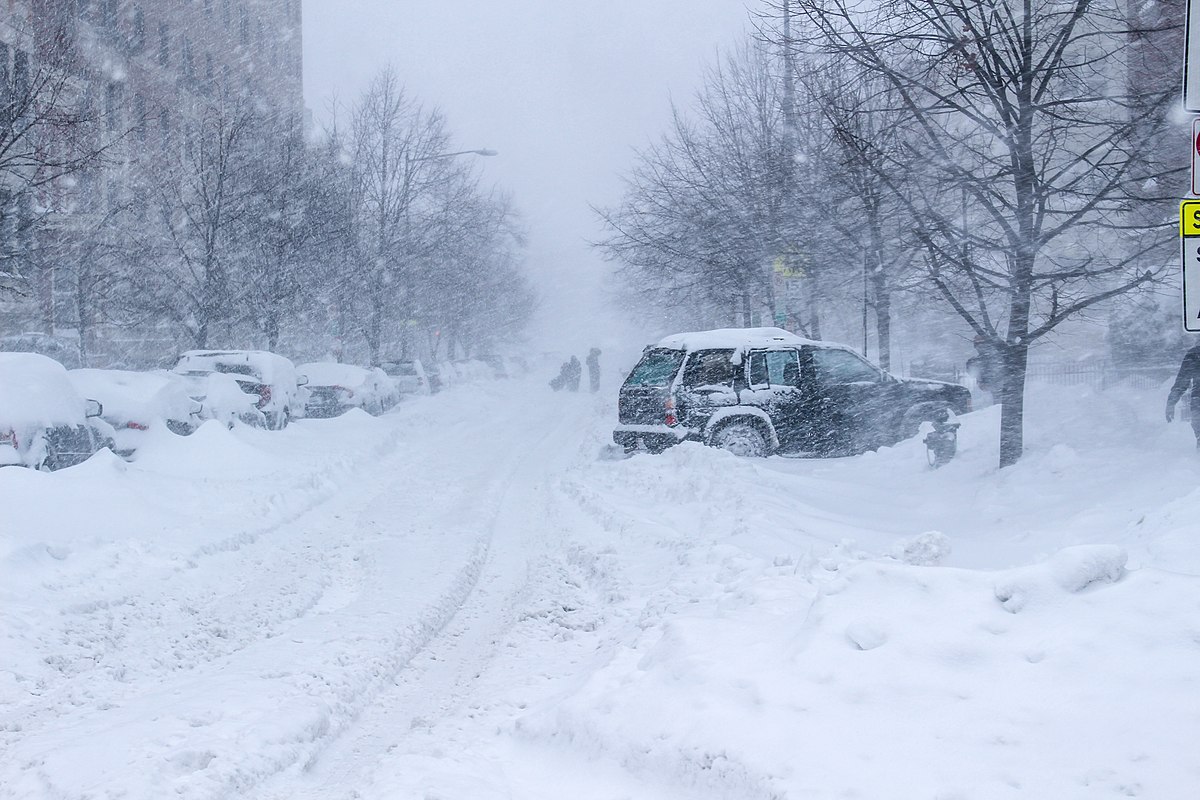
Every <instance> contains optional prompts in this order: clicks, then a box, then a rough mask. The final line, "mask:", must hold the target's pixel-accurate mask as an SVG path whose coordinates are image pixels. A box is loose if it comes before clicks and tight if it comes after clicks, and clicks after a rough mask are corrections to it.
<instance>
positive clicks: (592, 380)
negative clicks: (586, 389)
mask: <svg viewBox="0 0 1200 800" xmlns="http://www.w3.org/2000/svg"><path fill="white" fill-rule="evenodd" d="M587 368H588V383H589V384H590V385H591V387H592V391H593V392H598V391H600V348H599V347H593V348H592V349H591V350H589V351H588V355H587Z"/></svg>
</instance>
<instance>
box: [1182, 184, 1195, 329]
mask: <svg viewBox="0 0 1200 800" xmlns="http://www.w3.org/2000/svg"><path fill="white" fill-rule="evenodd" d="M1179 241H1180V242H1181V243H1182V246H1181V247H1180V252H1181V255H1182V259H1183V329H1184V330H1186V331H1189V332H1192V333H1200V200H1184V201H1183V202H1182V203H1180V204H1179Z"/></svg>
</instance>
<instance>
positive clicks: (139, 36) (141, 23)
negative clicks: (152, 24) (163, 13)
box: [130, 6, 146, 53]
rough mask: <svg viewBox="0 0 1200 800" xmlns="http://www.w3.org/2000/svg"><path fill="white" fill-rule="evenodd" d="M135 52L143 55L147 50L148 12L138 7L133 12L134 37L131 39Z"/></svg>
mask: <svg viewBox="0 0 1200 800" xmlns="http://www.w3.org/2000/svg"><path fill="white" fill-rule="evenodd" d="M130 44H131V45H132V47H133V52H135V53H141V52H142V51H144V50H145V49H146V12H145V11H142V7H141V6H138V7H137V8H135V9H134V11H133V36H132V37H131V38H130Z"/></svg>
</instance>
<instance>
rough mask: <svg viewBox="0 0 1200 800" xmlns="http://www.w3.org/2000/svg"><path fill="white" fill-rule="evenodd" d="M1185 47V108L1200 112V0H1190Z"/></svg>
mask: <svg viewBox="0 0 1200 800" xmlns="http://www.w3.org/2000/svg"><path fill="white" fill-rule="evenodd" d="M1184 30H1185V33H1184V36H1185V42H1184V48H1183V110H1184V111H1190V112H1192V113H1200V0H1188V3H1187V23H1186V25H1185V27H1184Z"/></svg>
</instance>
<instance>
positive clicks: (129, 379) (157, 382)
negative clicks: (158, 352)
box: [67, 369, 203, 458]
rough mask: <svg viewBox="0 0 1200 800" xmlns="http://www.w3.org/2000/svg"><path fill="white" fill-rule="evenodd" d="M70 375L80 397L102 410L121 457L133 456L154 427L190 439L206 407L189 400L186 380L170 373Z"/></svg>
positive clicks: (91, 372) (85, 372) (72, 372)
mask: <svg viewBox="0 0 1200 800" xmlns="http://www.w3.org/2000/svg"><path fill="white" fill-rule="evenodd" d="M67 375H68V377H69V378H70V380H71V384H72V385H73V386H74V387H75V389H76V391H78V392H79V394H81V395H83V396H84V397H91V398H94V399H96V400H98V401H99V402H100V404H101V405H102V406H103V409H104V413H103V415H102V418H103V419H104V421H105V422H107V423H108V424H110V425H112V427H113V430H114V431H115V434H114V438H115V441H116V448H115V450H116V453H117V455H119V456H122V457H126V458H128V457H129V456H131V455H133V454H134V453H135V452H136V451H137V448H138V446H139V444H140V442H141V440H142V438H143V437H145V435H146V431H148V430H149V429H150V428H151V427H153V426H156V425H163V426H164V427H166V428H167V429H168V430H170V431H171V432H172V433H175V434H178V435H180V436H187V435H188V434H190V433H191V432H192V431H194V430H196V428H197V427H198V426H199V425H200V422H201V421H202V419H203V418H202V416H201V413H202V411H203V404H202V403H200V402H199V401H197V400H193V399H192V398H191V397H190V396H189V394H188V384H187V383H186V382H185V380H184V379H183V377H182V376H180V375H176V374H174V373H171V372H166V371H164V370H156V371H154V372H134V371H132V370H122V369H73V370H70V371H69V372H68V373H67Z"/></svg>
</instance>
